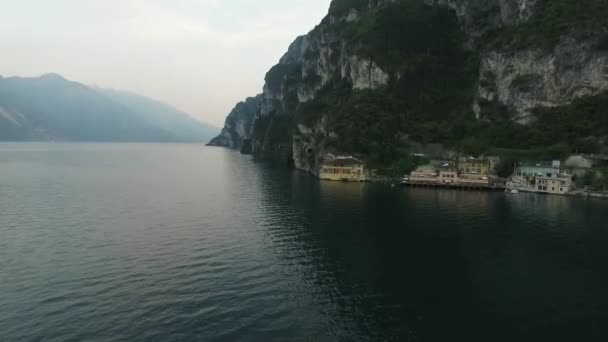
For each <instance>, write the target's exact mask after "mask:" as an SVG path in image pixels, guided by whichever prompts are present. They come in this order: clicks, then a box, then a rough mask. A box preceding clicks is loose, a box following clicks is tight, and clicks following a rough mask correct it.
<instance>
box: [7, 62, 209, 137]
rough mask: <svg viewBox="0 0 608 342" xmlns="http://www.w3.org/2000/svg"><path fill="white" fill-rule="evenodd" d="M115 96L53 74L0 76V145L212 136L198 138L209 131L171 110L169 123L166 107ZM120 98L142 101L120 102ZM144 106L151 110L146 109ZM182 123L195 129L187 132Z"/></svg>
mask: <svg viewBox="0 0 608 342" xmlns="http://www.w3.org/2000/svg"><path fill="white" fill-rule="evenodd" d="M113 93H116V94H122V93H120V92H115V91H106V90H99V89H93V88H90V87H87V86H85V85H83V84H81V83H77V82H72V81H69V80H66V79H65V78H63V77H61V76H60V75H57V74H47V75H44V76H41V77H39V78H20V77H10V78H1V77H0V141H31V140H35V141H41V140H42V141H54V140H56V141H102V142H110V141H118V142H186V141H207V140H208V139H209V138H210V137H212V136H213V133H210V134H202V133H201V135H200V136H196V135H195V134H194V133H193V132H196V129H197V128H198V129H200V131H201V132H203V131H204V130H203V129H204V128H205V129H211V128H210V127H209V126H206V125H204V124H202V123H199V122H198V121H196V120H194V119H192V118H190V117H188V116H187V115H186V114H184V113H181V112H178V111H176V110H173V113H174V114H173V115H174V117H175V118H174V120H171V119H170V116H171V114H170V113H171V111H170V110H169V109H170V107H169V106H167V105H163V104H160V103H158V102H156V101H154V100H150V99H146V98H143V97H139V96H136V95H132V94H129V95H128V96H127V95H124V96H118V95H116V96H110V94H113ZM123 97H124V98H128V97H133V98H139V99H140V100H139V102H137V101H131V102H129V101H126V100H125V101H119V100H118V98H123ZM132 102H133V103H139V105H135V104H133V103H132ZM146 102H147V103H149V105H147V106H144V105H143V104H144V103H146ZM159 117H160V118H164V120H160V119H159ZM188 120H191V121H188ZM185 122H191V124H192V126H193V127H194V128H192V129H189V130H186V129H185V128H183V126H184V125H185ZM176 127H177V128H176ZM180 127H181V128H180Z"/></svg>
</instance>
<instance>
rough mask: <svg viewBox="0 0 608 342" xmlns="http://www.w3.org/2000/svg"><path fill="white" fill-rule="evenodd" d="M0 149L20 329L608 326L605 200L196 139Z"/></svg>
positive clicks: (0, 190)
mask: <svg viewBox="0 0 608 342" xmlns="http://www.w3.org/2000/svg"><path fill="white" fill-rule="evenodd" d="M0 165H1V167H0V194H1V195H2V196H0V208H1V209H2V211H1V212H0V280H2V281H0V293H2V294H3V295H2V296H0V336H3V339H6V340H9V341H13V340H15V341H16V340H40V339H43V338H44V339H46V340H51V341H65V340H87V339H93V340H95V339H105V340H124V341H135V340H163V341H166V340H175V341H183V340H206V341H274V340H276V341H285V340H296V341H298V340H301V341H336V340H342V341H359V340H368V341H461V340H462V341H555V340H571V341H605V340H607V338H608V329H606V328H605V327H604V323H605V318H606V317H608V294H607V293H606V291H605V289H606V288H608V273H607V272H606V269H608V268H607V266H608V252H607V249H606V245H607V243H608V227H607V226H606V221H605V214H604V211H605V210H606V208H608V203H607V202H602V201H584V200H579V199H573V198H567V197H559V196H538V195H532V194H523V193H522V194H519V195H510V194H509V195H506V194H503V193H487V192H465V191H457V190H456V191H452V190H435V189H423V188H411V189H391V188H390V187H388V186H383V185H372V184H353V183H340V182H319V181H317V180H315V179H313V178H311V177H309V176H308V175H306V174H303V173H299V172H290V171H287V170H285V169H283V168H279V167H274V166H271V165H267V164H264V163H258V162H255V161H253V160H252V159H250V158H248V157H244V156H241V155H240V154H238V153H234V152H231V151H228V150H223V149H210V148H202V147H200V146H187V145H113V144H107V145H95V144H91V145H69V144H58V145H45V144H21V145H19V144H17V145H0Z"/></svg>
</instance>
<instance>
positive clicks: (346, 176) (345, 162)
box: [319, 153, 369, 182]
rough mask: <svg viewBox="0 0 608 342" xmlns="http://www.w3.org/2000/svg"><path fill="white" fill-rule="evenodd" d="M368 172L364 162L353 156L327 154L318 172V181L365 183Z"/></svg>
mask: <svg viewBox="0 0 608 342" xmlns="http://www.w3.org/2000/svg"><path fill="white" fill-rule="evenodd" d="M368 174H369V171H368V170H367V166H366V164H365V162H364V161H363V160H361V159H358V158H356V157H354V156H350V155H348V156H341V155H334V154H331V153H329V154H327V155H325V157H324V158H323V161H322V163H321V167H320V170H319V179H323V180H332V181H352V182H365V181H367V180H368Z"/></svg>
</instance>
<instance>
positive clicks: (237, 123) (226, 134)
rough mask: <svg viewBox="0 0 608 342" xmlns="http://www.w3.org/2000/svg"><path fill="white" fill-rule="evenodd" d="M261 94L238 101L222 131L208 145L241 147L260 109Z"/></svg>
mask: <svg viewBox="0 0 608 342" xmlns="http://www.w3.org/2000/svg"><path fill="white" fill-rule="evenodd" d="M261 103H262V95H258V96H256V97H250V98H247V99H246V100H245V101H243V102H239V103H238V104H237V105H236V107H234V109H233V110H232V111H231V112H230V114H229V115H228V117H227V118H226V123H225V124H224V128H223V129H222V132H221V133H220V135H218V136H217V137H215V138H213V139H212V140H211V141H210V142H209V144H208V145H209V146H223V147H230V148H236V149H241V148H242V147H243V144H244V142H245V141H247V140H248V139H250V138H251V125H252V123H253V119H254V118H255V116H256V115H257V114H258V113H259V111H260V106H261Z"/></svg>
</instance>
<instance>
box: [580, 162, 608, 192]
mask: <svg viewBox="0 0 608 342" xmlns="http://www.w3.org/2000/svg"><path fill="white" fill-rule="evenodd" d="M575 182H576V184H577V186H578V187H580V188H584V187H585V188H587V189H589V190H591V191H608V168H603V169H598V170H592V171H587V172H586V173H585V174H583V175H582V176H579V177H576V179H575Z"/></svg>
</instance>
